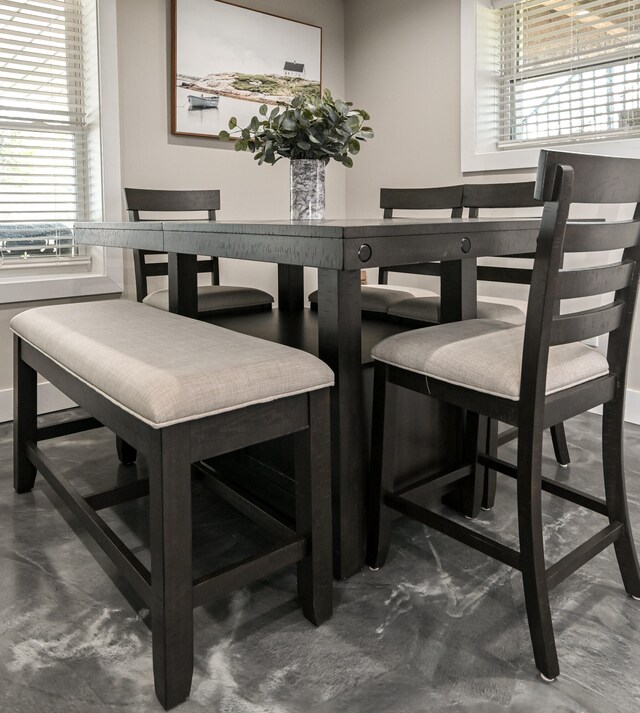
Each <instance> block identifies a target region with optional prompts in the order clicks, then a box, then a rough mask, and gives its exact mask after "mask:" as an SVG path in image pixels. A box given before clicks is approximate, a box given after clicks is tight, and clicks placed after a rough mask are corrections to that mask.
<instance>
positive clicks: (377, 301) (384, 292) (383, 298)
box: [309, 285, 437, 314]
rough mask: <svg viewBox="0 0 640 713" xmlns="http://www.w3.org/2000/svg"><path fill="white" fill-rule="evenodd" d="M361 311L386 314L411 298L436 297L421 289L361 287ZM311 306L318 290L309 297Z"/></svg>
mask: <svg viewBox="0 0 640 713" xmlns="http://www.w3.org/2000/svg"><path fill="white" fill-rule="evenodd" d="M360 295H361V297H360V299H361V300H362V304H361V309H362V310H363V311H365V312H380V313H381V314H386V313H387V311H388V310H389V307H391V305H393V304H396V303H397V302H402V301H404V300H408V299H410V298H412V297H431V298H433V297H437V295H436V293H435V292H432V291H431V290H424V289H422V288H421V287H406V286H404V285H363V286H362V289H361V291H360ZM309 302H311V304H312V305H316V304H317V303H318V290H315V291H314V292H312V293H311V294H310V295H309Z"/></svg>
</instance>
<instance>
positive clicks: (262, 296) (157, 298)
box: [143, 285, 273, 312]
mask: <svg viewBox="0 0 640 713" xmlns="http://www.w3.org/2000/svg"><path fill="white" fill-rule="evenodd" d="M143 302H144V303H145V304H146V305H150V306H151V307H157V308H158V309H163V310H166V311H168V310H169V290H167V289H164V290H156V291H155V292H151V293H150V294H148V295H147V296H146V297H145V298H144V300H143ZM272 302H273V297H272V296H271V295H270V294H269V293H268V292H263V291H262V290H257V289H256V288H255V287H233V286H228V285H200V286H199V287H198V312H215V311H217V310H223V309H237V308H238V307H247V308H248V307H261V306H263V305H270V304H271V303H272Z"/></svg>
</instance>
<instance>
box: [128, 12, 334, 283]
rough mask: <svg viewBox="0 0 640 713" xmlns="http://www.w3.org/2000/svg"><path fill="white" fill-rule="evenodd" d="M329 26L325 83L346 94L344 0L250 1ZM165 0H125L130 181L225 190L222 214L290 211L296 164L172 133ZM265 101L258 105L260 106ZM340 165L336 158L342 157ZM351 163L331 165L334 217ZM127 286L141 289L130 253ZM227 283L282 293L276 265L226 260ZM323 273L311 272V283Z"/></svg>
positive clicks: (285, 213) (276, 215)
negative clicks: (259, 159) (260, 159)
mask: <svg viewBox="0 0 640 713" xmlns="http://www.w3.org/2000/svg"><path fill="white" fill-rule="evenodd" d="M242 4H243V5H244V6H246V7H250V8H253V9H255V10H265V11H268V12H271V13H274V14H277V15H282V16H286V17H288V18H291V19H293V20H300V21H303V22H309V23H311V24H314V25H319V26H321V27H322V29H323V33H322V40H323V86H324V87H328V88H329V89H331V90H332V92H334V94H335V95H337V96H339V97H341V96H343V94H344V11H343V2H342V0H324V1H323V2H316V1H315V0H299V1H298V2H291V1H290V0H243V3H242ZM169 5H170V3H169V2H168V1H167V2H165V0H135V1H132V0H118V59H119V72H120V77H119V82H120V114H121V142H122V176H123V185H124V186H132V187H138V188H182V189H188V188H219V189H220V190H221V205H222V208H221V210H220V212H219V219H220V220H235V219H244V218H247V219H251V218H265V219H267V220H269V219H277V218H284V217H288V215H289V174H288V170H289V162H288V161H281V162H279V163H277V164H276V165H275V166H267V165H266V164H265V165H263V166H258V165H257V164H256V163H255V161H254V160H253V156H252V155H251V154H249V153H236V152H235V151H234V150H233V145H232V144H231V143H225V144H222V143H220V142H219V141H217V140H213V139H199V138H192V137H184V136H172V135H171V134H170V114H169V107H170V99H169V97H170V79H169V75H170V71H171V56H170V53H169V47H170V30H169V28H170V21H169ZM257 109H258V105H257V104H256V112H257ZM334 163H335V162H334ZM344 174H345V169H344V168H343V167H342V166H339V165H338V164H335V165H331V166H329V167H328V169H327V217H341V216H343V215H344V210H345V176H344ZM127 258H128V259H127V264H128V266H129V269H128V270H127V272H126V280H125V290H126V293H127V294H129V295H131V296H132V295H133V289H134V280H133V271H132V267H131V261H130V257H129V256H127ZM221 277H222V280H223V282H224V283H226V284H236V285H252V286H255V287H259V288H261V289H265V290H267V291H269V292H271V294H274V295H275V293H276V291H277V282H276V267H275V265H264V264H259V263H247V262H237V261H231V260H223V261H222V264H221ZM314 280H315V275H314V274H313V273H312V272H311V271H309V287H310V288H312V287H313V286H314Z"/></svg>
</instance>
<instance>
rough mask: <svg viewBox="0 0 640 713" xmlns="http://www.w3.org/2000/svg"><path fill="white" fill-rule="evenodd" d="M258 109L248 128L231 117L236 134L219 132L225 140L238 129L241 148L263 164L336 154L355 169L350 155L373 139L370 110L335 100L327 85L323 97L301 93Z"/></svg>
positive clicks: (327, 158)
mask: <svg viewBox="0 0 640 713" xmlns="http://www.w3.org/2000/svg"><path fill="white" fill-rule="evenodd" d="M258 113H259V116H254V117H253V118H252V119H251V122H250V123H249V125H248V126H246V127H244V128H241V127H239V126H238V121H237V119H236V118H235V117H231V119H230V120H229V129H230V130H231V133H230V132H229V131H221V132H220V133H219V134H218V138H220V139H222V140H223V141H226V140H229V139H230V138H231V137H232V133H237V135H238V139H237V141H236V144H235V149H236V151H250V152H251V153H253V154H255V159H256V161H257V162H258V164H263V163H268V164H271V165H273V164H274V163H276V162H277V161H279V160H280V159H282V158H288V159H291V160H296V159H311V160H318V161H322V162H323V163H324V164H325V165H326V164H327V163H329V161H330V160H331V159H333V160H335V161H338V162H339V163H341V164H342V165H343V166H347V167H348V168H350V167H351V166H353V159H352V158H351V156H355V155H356V154H358V153H359V152H360V144H361V142H364V141H366V140H367V139H371V138H373V131H372V129H371V128H370V127H369V126H366V125H365V122H367V121H368V120H369V118H370V117H369V114H367V112H366V111H364V110H363V109H354V108H353V103H352V102H345V101H342V100H340V99H334V98H333V97H332V96H331V92H330V91H329V90H328V89H326V90H325V92H324V94H323V95H322V98H320V99H313V98H309V97H306V96H304V95H301V96H297V97H294V99H293V101H292V102H291V104H290V105H289V106H288V107H279V106H277V107H275V108H274V109H272V110H271V111H269V107H267V105H266V104H263V105H262V106H261V107H260V109H259V110H258Z"/></svg>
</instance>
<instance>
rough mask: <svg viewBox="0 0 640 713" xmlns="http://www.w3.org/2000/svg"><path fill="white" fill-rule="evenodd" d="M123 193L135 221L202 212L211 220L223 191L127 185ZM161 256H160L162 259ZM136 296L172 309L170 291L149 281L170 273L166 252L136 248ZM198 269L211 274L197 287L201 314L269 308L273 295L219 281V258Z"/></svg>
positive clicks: (213, 258) (257, 310) (210, 258)
mask: <svg viewBox="0 0 640 713" xmlns="http://www.w3.org/2000/svg"><path fill="white" fill-rule="evenodd" d="M124 195H125V200H126V205H127V211H128V213H129V219H130V220H132V221H139V220H140V213H173V212H181V213H182V212H196V211H197V212H201V213H206V214H207V217H208V219H209V220H215V219H216V211H217V210H219V209H220V191H218V190H213V191H174V190H154V189H146V188H125V189H124ZM158 256H161V257H160V259H159V257H158ZM133 261H134V269H135V276H136V298H137V300H138V302H144V303H145V304H147V305H150V306H151V307H158V308H159V309H163V310H168V309H169V290H168V289H167V288H166V287H165V288H162V289H157V290H153V291H152V292H149V286H148V280H149V278H151V277H157V276H162V275H167V274H168V263H167V254H166V253H160V252H155V251H151V250H134V251H133ZM198 272H199V273H205V272H206V273H209V274H210V275H211V284H210V285H199V286H198V314H199V315H202V316H207V315H211V314H217V315H219V314H224V313H242V312H259V311H263V310H270V309H271V306H272V304H273V297H272V296H271V295H270V294H268V293H267V292H264V291H263V290H258V289H256V288H255V287H235V286H229V285H221V284H220V263H219V260H218V258H217V257H208V258H207V259H206V260H198Z"/></svg>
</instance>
